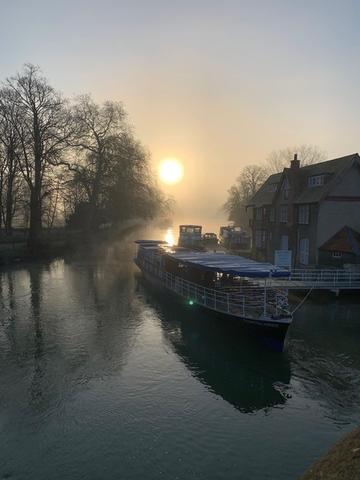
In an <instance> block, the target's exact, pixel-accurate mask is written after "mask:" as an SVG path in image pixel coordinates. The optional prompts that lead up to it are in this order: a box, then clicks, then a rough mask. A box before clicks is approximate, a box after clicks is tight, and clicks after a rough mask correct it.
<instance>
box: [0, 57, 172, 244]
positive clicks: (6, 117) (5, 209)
mask: <svg viewBox="0 0 360 480" xmlns="http://www.w3.org/2000/svg"><path fill="white" fill-rule="evenodd" d="M167 207H168V202H167V201H166V199H165V198H164V197H163V195H162V193H161V192H160V190H159V189H158V187H157V185H156V182H155V180H154V177H153V175H152V172H151V169H150V165H149V153H148V152H147V150H146V149H145V148H144V147H143V146H142V145H141V143H140V142H139V140H138V139H137V138H136V136H135V135H134V132H133V129H132V128H131V126H130V123H129V121H128V118H127V113H126V110H125V108H124V106H123V105H122V104H121V103H119V102H113V101H107V102H104V103H103V104H101V105H99V104H97V103H95V102H94V101H93V100H92V98H91V97H90V96H89V95H83V96H80V97H78V98H76V99H75V100H72V101H70V100H69V99H66V98H64V97H63V96H62V95H61V94H60V93H59V92H57V91H56V90H55V89H54V88H53V87H52V86H51V85H50V84H49V82H48V81H47V79H45V78H44V77H42V76H41V73H40V70H39V68H38V67H35V66H33V65H30V64H29V65H25V66H24V68H23V70H22V71H21V72H20V73H18V74H16V75H15V76H13V77H11V78H8V79H6V80H5V81H4V82H3V84H2V87H1V89H0V233H1V231H2V230H3V231H4V232H5V233H6V235H7V236H10V235H12V233H13V230H14V226H15V227H21V228H22V230H21V234H22V235H23V236H24V235H25V236H26V238H27V239H28V245H29V247H30V248H31V250H32V251H39V250H40V248H41V247H43V246H44V244H46V242H47V241H48V235H47V236H44V234H43V228H44V227H45V230H46V231H47V232H48V230H49V229H52V228H53V227H55V226H59V225H64V223H66V225H67V226H68V228H72V229H78V230H83V231H86V232H93V231H95V230H98V229H99V228H100V227H104V226H111V225H118V224H119V223H122V222H124V221H125V220H129V219H133V218H141V219H148V218H153V217H155V216H156V215H158V214H159V213H161V212H164V211H165V210H166V209H167ZM18 232H19V230H18Z"/></svg>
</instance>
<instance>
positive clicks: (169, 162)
mask: <svg viewBox="0 0 360 480" xmlns="http://www.w3.org/2000/svg"><path fill="white" fill-rule="evenodd" d="M159 175H160V179H161V181H162V182H164V183H167V184H168V185H174V184H175V183H179V182H180V181H181V180H182V178H183V175H184V168H183V166H182V164H181V162H179V160H177V159H176V158H166V159H165V160H163V161H162V162H161V164H160V167H159Z"/></svg>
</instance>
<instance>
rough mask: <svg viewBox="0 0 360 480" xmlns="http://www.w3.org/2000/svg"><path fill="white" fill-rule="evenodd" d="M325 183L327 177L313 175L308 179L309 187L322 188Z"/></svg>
mask: <svg viewBox="0 0 360 480" xmlns="http://www.w3.org/2000/svg"><path fill="white" fill-rule="evenodd" d="M324 183H325V175H312V176H311V177H309V178H308V186H309V187H320V186H321V185H324Z"/></svg>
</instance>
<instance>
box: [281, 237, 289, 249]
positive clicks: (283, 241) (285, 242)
mask: <svg viewBox="0 0 360 480" xmlns="http://www.w3.org/2000/svg"><path fill="white" fill-rule="evenodd" d="M280 250H289V237H288V236H287V235H281V240H280Z"/></svg>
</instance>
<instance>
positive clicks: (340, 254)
mask: <svg viewBox="0 0 360 480" xmlns="http://www.w3.org/2000/svg"><path fill="white" fill-rule="evenodd" d="M332 257H333V258H341V257H342V252H332Z"/></svg>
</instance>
